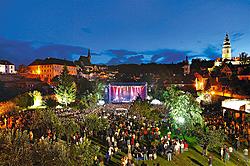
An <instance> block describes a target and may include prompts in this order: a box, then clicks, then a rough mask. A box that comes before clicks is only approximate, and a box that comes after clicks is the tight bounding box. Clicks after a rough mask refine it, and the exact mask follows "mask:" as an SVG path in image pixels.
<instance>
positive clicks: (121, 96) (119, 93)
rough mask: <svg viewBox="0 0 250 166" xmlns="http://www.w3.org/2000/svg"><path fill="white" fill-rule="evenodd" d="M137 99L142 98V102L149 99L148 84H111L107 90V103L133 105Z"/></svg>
mask: <svg viewBox="0 0 250 166" xmlns="http://www.w3.org/2000/svg"><path fill="white" fill-rule="evenodd" d="M136 98H141V99H142V100H145V99H146V98H147V83H145V82H128V83H110V84H108V85H107V86H106V88H105V102H106V103H114V104H118V103H119V104H122V103H131V102H132V101H134V100H136Z"/></svg>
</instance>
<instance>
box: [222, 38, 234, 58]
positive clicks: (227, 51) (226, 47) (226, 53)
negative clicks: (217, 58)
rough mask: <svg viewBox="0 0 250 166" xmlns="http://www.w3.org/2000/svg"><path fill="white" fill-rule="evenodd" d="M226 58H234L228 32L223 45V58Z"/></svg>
mask: <svg viewBox="0 0 250 166" xmlns="http://www.w3.org/2000/svg"><path fill="white" fill-rule="evenodd" d="M225 59H228V60H230V59H232V53H231V43H230V40H229V36H228V34H226V37H225V39H224V42H223V47H222V60H225Z"/></svg>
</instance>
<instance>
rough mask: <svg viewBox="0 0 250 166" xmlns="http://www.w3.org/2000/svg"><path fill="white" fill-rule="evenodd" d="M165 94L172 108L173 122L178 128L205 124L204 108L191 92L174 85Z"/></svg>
mask: <svg viewBox="0 0 250 166" xmlns="http://www.w3.org/2000/svg"><path fill="white" fill-rule="evenodd" d="M163 96H164V99H165V105H166V106H167V108H168V109H169V110H170V112H169V116H170V119H171V122H172V124H174V126H175V127H176V128H182V129H184V128H186V129H192V128H194V127H195V126H196V125H203V118H202V116H201V113H202V110H201V108H200V106H199V104H198V102H197V101H196V100H195V99H194V97H193V96H192V95H191V94H189V93H185V92H183V91H181V90H179V89H177V87H173V86H172V87H170V88H168V89H167V90H166V91H165V92H164V94H163Z"/></svg>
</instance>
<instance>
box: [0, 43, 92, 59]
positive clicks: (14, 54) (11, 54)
mask: <svg viewBox="0 0 250 166" xmlns="http://www.w3.org/2000/svg"><path fill="white" fill-rule="evenodd" d="M82 54H84V55H86V54H87V48H83V47H78V46H70V45H63V44H51V43H47V44H46V43H42V44H41V43H38V44H36V42H27V41H17V40H8V39H5V38H0V58H1V59H7V60H10V61H12V62H13V63H15V64H28V63H31V62H32V61H33V60H35V59H36V58H46V57H55V58H62V59H69V60H75V58H76V57H77V56H76V55H78V57H79V56H80V55H82ZM93 54H94V55H96V54H95V53H93Z"/></svg>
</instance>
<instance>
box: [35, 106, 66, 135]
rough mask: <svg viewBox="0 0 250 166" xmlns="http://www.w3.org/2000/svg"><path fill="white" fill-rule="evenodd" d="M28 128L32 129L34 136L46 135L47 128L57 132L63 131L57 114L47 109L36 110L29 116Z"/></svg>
mask: <svg viewBox="0 0 250 166" xmlns="http://www.w3.org/2000/svg"><path fill="white" fill-rule="evenodd" d="M31 121H32V123H31V126H30V129H31V130H33V131H34V135H35V137H41V136H42V135H46V134H47V131H48V130H51V131H55V132H57V133H58V134H61V133H64V126H63V125H62V122H61V120H60V119H59V118H58V116H57V115H56V114H55V113H54V112H53V111H52V110H49V109H39V110H36V111H35V112H34V113H33V114H32V117H31Z"/></svg>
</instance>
